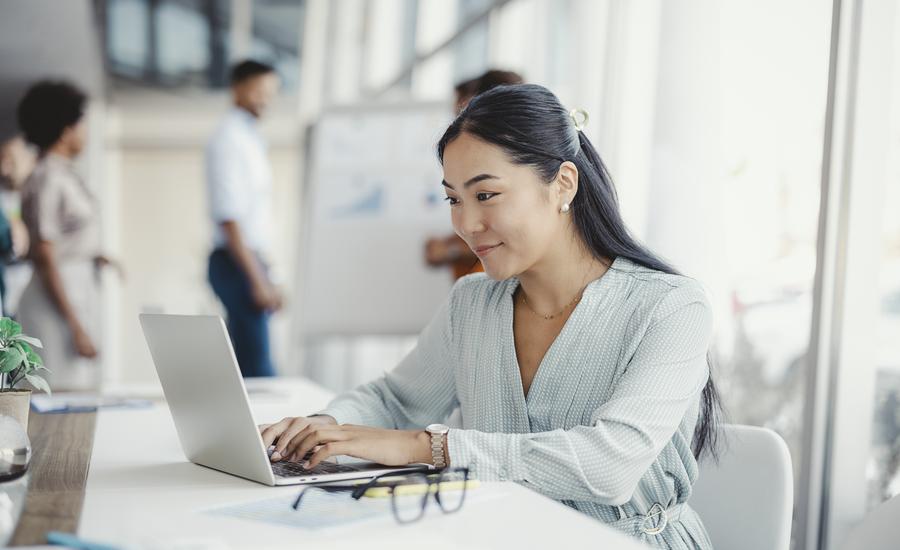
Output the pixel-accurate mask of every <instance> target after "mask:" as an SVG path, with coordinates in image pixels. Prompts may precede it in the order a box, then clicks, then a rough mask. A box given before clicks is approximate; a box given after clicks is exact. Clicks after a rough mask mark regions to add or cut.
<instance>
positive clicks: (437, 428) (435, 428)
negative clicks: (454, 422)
mask: <svg viewBox="0 0 900 550" xmlns="http://www.w3.org/2000/svg"><path fill="white" fill-rule="evenodd" d="M425 430H427V431H428V432H430V433H436V434H444V433H447V432H449V431H450V428H449V427H447V426H445V425H444V424H431V425H429V426H428V427H427V428H425Z"/></svg>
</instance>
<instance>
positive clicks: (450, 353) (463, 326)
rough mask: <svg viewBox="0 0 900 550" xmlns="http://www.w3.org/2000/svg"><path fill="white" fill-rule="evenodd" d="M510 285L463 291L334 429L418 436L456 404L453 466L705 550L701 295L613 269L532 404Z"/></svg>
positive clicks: (580, 309) (640, 533)
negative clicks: (697, 442)
mask: <svg viewBox="0 0 900 550" xmlns="http://www.w3.org/2000/svg"><path fill="white" fill-rule="evenodd" d="M517 287H518V281H517V280H516V279H508V280H505V281H492V280H490V279H488V278H487V277H486V276H485V275H483V274H477V275H471V276H468V277H465V278H463V279H461V280H460V281H459V282H458V283H457V284H456V286H455V287H454V289H453V291H452V292H451V295H450V298H449V299H448V301H447V302H446V303H445V305H444V306H443V307H442V308H441V310H440V311H439V312H438V314H437V315H436V316H435V318H434V320H433V321H432V322H431V323H430V324H429V326H428V327H426V329H425V330H424V331H423V332H422V334H421V336H420V338H419V342H418V345H417V346H416V348H415V349H414V350H413V351H412V352H411V353H410V355H409V356H407V357H406V358H405V359H404V360H403V361H402V362H401V364H400V365H398V367H397V368H396V369H394V370H393V371H391V372H390V373H387V374H386V375H385V376H384V377H383V378H381V379H379V380H376V381H374V382H371V383H369V384H366V385H363V386H361V387H359V388H357V389H356V390H354V391H352V392H348V393H346V394H343V395H341V396H339V397H338V398H336V399H335V400H334V401H333V402H332V403H331V404H330V405H329V406H328V408H327V409H326V410H324V411H323V412H324V413H325V414H329V415H331V416H333V417H334V418H335V419H337V421H338V422H340V423H352V424H364V425H373V426H382V427H388V428H401V429H409V428H422V427H423V426H425V425H427V424H429V423H431V422H436V421H440V420H441V419H443V418H446V417H447V415H448V414H449V413H450V412H451V411H452V410H453V408H455V407H456V406H459V408H460V411H461V416H462V429H454V430H451V431H450V433H449V435H448V453H449V455H450V460H451V464H452V465H455V466H462V465H468V466H469V467H470V468H471V469H472V471H473V472H474V474H475V475H476V476H477V477H479V478H480V479H483V480H511V481H516V482H518V483H521V484H523V485H525V486H527V487H530V488H532V489H534V490H536V491H538V492H540V493H542V494H545V495H547V496H549V497H551V498H555V499H557V500H560V501H561V502H563V503H565V504H567V505H568V506H571V507H573V508H575V509H577V510H579V511H581V512H583V513H585V514H588V515H590V516H592V517H595V518H597V519H600V520H602V521H605V522H607V523H610V524H612V525H614V526H615V527H617V528H619V529H622V530H624V531H626V532H628V533H629V534H631V535H633V536H636V537H639V538H642V539H643V540H644V541H646V542H648V543H650V544H652V545H654V546H657V547H660V548H704V549H705V548H711V544H710V543H709V539H708V537H707V535H706V532H705V529H704V528H703V525H702V522H701V521H700V519H699V517H698V516H697V515H696V513H695V512H694V511H693V510H692V509H690V507H688V506H687V505H685V504H684V503H685V502H686V501H687V499H688V497H689V496H690V491H691V486H692V485H693V483H694V481H695V480H696V477H697V464H696V461H695V460H694V457H693V454H692V453H691V447H690V443H691V440H692V437H693V432H694V427H695V425H696V422H697V415H698V410H699V400H700V395H701V392H702V389H703V387H704V385H705V383H706V380H707V377H708V368H707V366H706V349H707V347H708V344H709V339H710V334H711V327H712V318H711V310H710V307H709V304H708V301H707V299H706V295H705V292H704V291H703V289H702V287H701V286H700V285H699V284H698V283H696V282H695V281H693V280H691V279H689V278H686V277H681V276H674V275H668V274H665V273H661V272H657V271H653V270H650V269H646V268H643V267H641V266H638V265H636V264H634V263H632V262H630V261H628V260H626V259H624V258H617V259H616V260H615V261H614V262H613V264H612V266H611V267H610V269H609V270H608V271H607V272H606V273H605V274H604V275H603V276H602V277H601V278H599V279H597V280H595V281H593V282H591V283H590V284H589V285H588V287H587V288H586V289H585V292H584V294H583V297H582V300H581V302H580V303H579V304H578V306H577V307H576V308H575V310H574V311H573V312H572V314H571V316H570V317H569V319H568V321H567V322H566V324H565V326H564V327H563V329H562V330H561V331H560V333H559V335H558V336H557V338H556V340H555V341H554V342H553V343H552V345H551V346H550V348H549V349H548V350H547V353H546V354H545V356H544V358H543V359H542V361H541V363H540V366H539V368H538V370H537V373H536V374H535V377H534V380H533V382H532V385H531V389H530V391H529V392H528V395H527V397H526V396H525V395H524V393H523V389H522V380H521V376H520V372H519V366H518V361H517V358H516V352H515V341H514V336H513V295H514V292H515V290H516V288H517Z"/></svg>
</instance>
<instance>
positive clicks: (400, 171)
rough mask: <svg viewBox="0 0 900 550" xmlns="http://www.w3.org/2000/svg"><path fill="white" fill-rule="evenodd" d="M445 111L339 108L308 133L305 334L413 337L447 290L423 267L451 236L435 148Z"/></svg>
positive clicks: (431, 106)
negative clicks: (431, 243) (428, 249)
mask: <svg viewBox="0 0 900 550" xmlns="http://www.w3.org/2000/svg"><path fill="white" fill-rule="evenodd" d="M451 116H452V115H451V110H450V106H449V105H448V104H446V103H405V104H403V105H375V106H372V105H367V106H355V107H342V108H338V109H333V110H329V111H326V112H325V113H323V115H322V116H321V118H320V119H319V120H318V121H317V122H316V124H315V125H314V126H313V127H312V129H311V132H310V134H309V141H308V149H307V159H308V164H307V166H308V167H309V170H308V173H307V174H308V175H307V178H306V182H305V183H306V185H305V193H304V211H305V216H304V220H305V223H303V224H302V227H303V229H302V231H303V233H304V234H303V235H302V237H303V239H302V241H303V242H304V243H305V246H304V250H303V251H302V252H301V254H300V261H301V266H300V269H299V270H298V273H300V274H301V275H300V279H301V280H300V281H299V284H300V286H299V288H302V294H301V295H302V298H301V302H300V304H299V306H300V311H299V312H298V315H299V318H300V320H301V321H300V327H301V331H302V333H303V335H305V336H327V335H388V334H393V335H400V334H416V333H418V332H419V331H420V330H422V328H423V327H424V326H425V325H426V324H427V323H428V321H430V320H431V318H432V316H433V315H434V313H435V311H436V310H437V309H438V307H439V306H440V304H441V303H442V302H443V301H444V300H445V299H446V297H447V294H448V292H449V290H450V287H451V286H452V284H453V279H452V275H451V274H450V271H449V269H446V268H438V269H435V268H431V267H429V266H428V265H426V264H425V261H424V248H425V241H426V240H427V239H428V238H429V237H433V236H444V235H448V234H450V233H452V231H453V229H452V226H451V223H450V210H449V207H448V206H447V204H446V202H445V201H444V200H443V197H444V192H443V190H442V188H441V184H440V182H441V178H442V171H441V167H440V164H439V162H438V160H437V157H436V155H435V144H436V143H437V140H438V139H440V136H441V135H442V133H443V132H444V130H445V129H446V127H447V125H448V124H449V123H450V121H451Z"/></svg>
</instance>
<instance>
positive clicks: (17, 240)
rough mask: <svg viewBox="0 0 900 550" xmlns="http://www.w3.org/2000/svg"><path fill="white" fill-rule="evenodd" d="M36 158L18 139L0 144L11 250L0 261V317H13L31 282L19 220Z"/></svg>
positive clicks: (1, 208) (0, 187) (2, 205)
mask: <svg viewBox="0 0 900 550" xmlns="http://www.w3.org/2000/svg"><path fill="white" fill-rule="evenodd" d="M36 162H37V155H36V154H35V152H34V150H33V149H32V148H31V147H29V146H28V144H27V143H26V142H25V140H24V139H22V137H21V136H15V137H13V138H10V139H7V140H6V141H4V142H2V143H0V214H2V215H3V216H4V217H5V218H6V220H7V221H8V223H9V230H10V234H9V237H10V240H11V243H10V244H11V245H12V250H11V251H9V252H8V253H7V254H6V255H5V256H4V260H5V261H4V262H0V292H2V300H3V314H4V315H6V316H15V314H16V311H17V309H18V306H19V299H20V298H21V297H22V291H24V290H25V286H26V285H27V284H28V281H29V280H30V279H31V264H30V263H28V262H27V261H24V260H25V259H26V257H27V255H28V246H29V238H28V228H27V227H25V222H23V221H22V187H23V186H24V185H25V180H27V179H28V176H29V175H31V171H32V170H34V165H35V163H36Z"/></svg>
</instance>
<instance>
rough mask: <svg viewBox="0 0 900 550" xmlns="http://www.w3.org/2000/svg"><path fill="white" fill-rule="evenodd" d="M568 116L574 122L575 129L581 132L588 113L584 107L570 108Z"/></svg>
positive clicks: (585, 124)
mask: <svg viewBox="0 0 900 550" xmlns="http://www.w3.org/2000/svg"><path fill="white" fill-rule="evenodd" d="M569 118H571V119H572V122H573V123H574V124H575V129H576V130H578V131H579V132H581V131H582V130H584V127H585V126H587V123H588V120H589V118H588V113H587V111H585V110H584V109H572V110H571V111H569Z"/></svg>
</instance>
